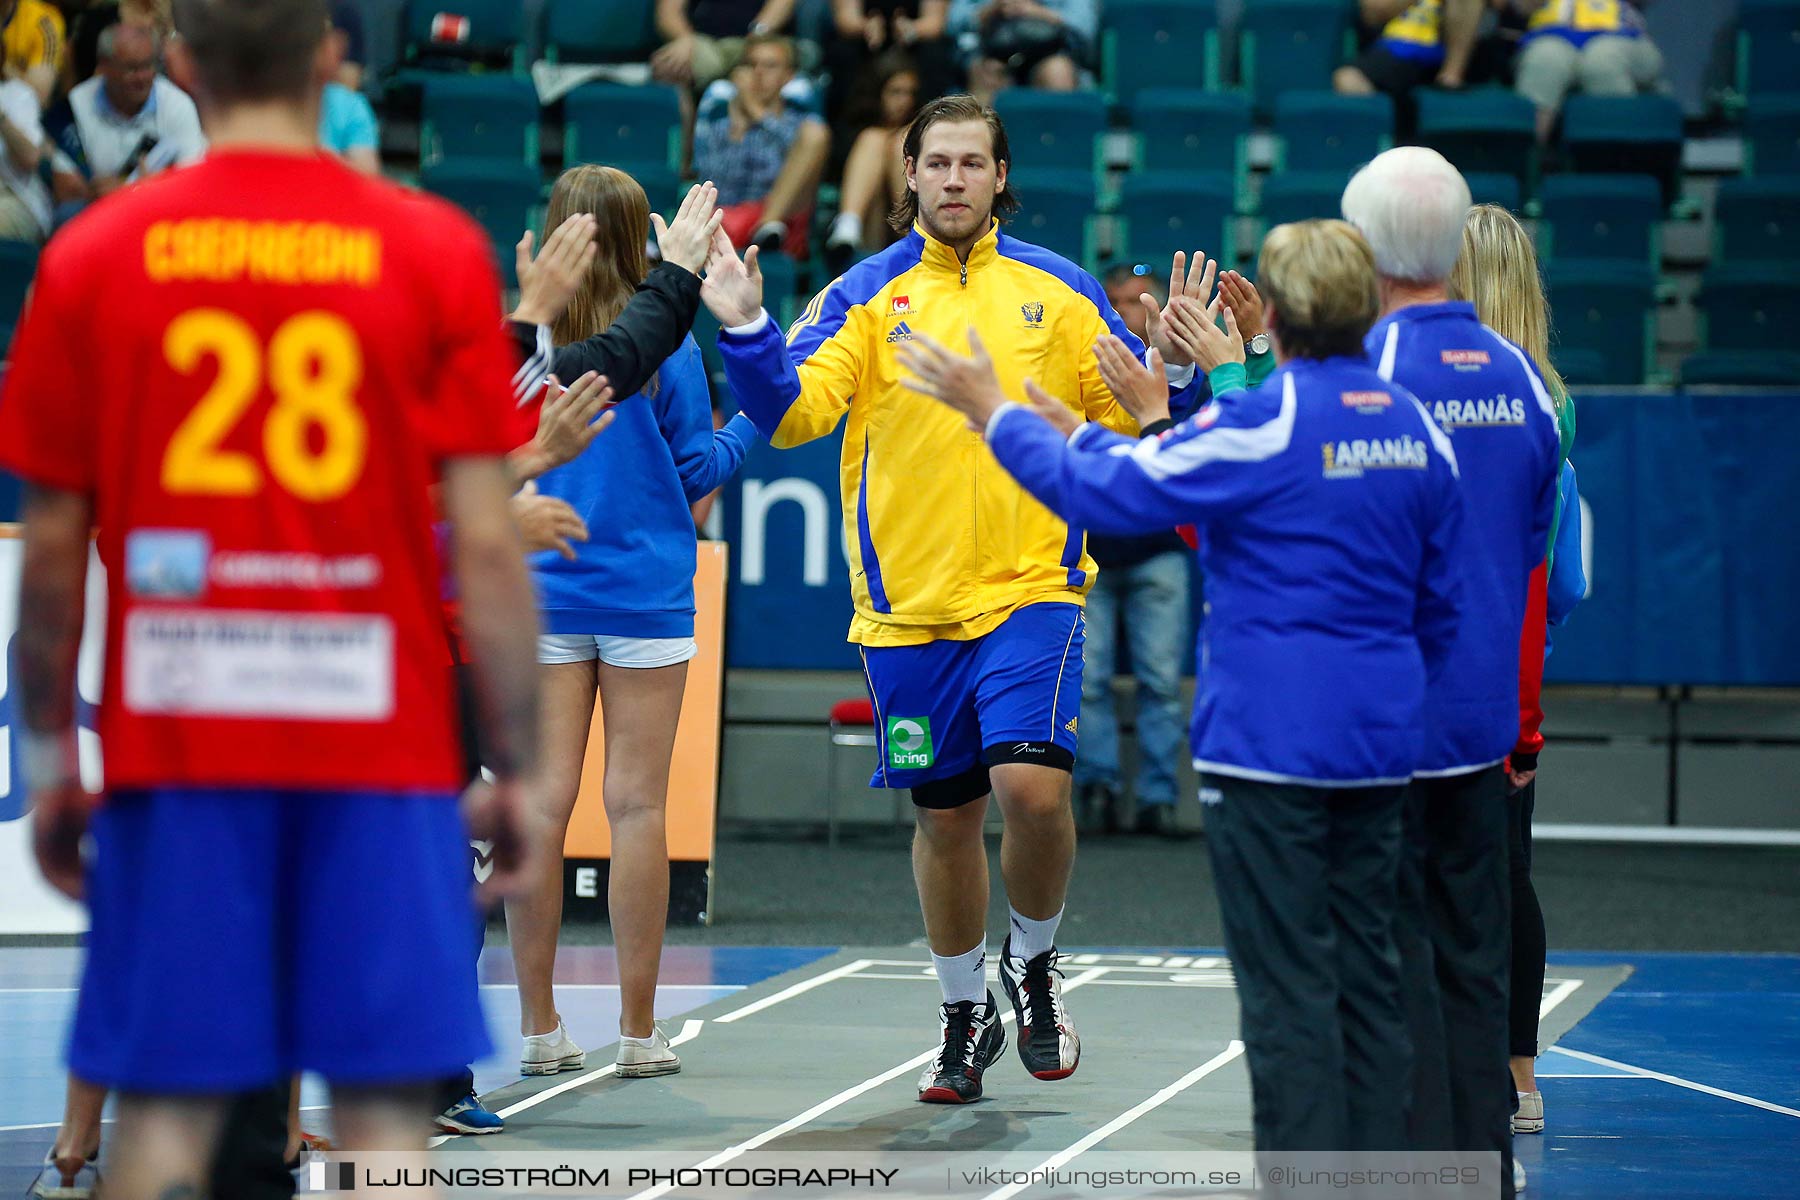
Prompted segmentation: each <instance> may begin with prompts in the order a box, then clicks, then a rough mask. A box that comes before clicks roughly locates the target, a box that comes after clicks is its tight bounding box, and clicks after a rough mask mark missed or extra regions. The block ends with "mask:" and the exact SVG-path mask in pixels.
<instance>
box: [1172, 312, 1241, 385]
mask: <svg viewBox="0 0 1800 1200" xmlns="http://www.w3.org/2000/svg"><path fill="white" fill-rule="evenodd" d="M1221 313H1223V315H1224V318H1225V328H1224V329H1220V328H1219V325H1218V321H1219V317H1220V315H1221ZM1168 328H1169V333H1170V336H1171V337H1173V338H1174V340H1175V341H1177V342H1179V343H1180V344H1181V346H1182V349H1183V350H1184V351H1185V352H1186V353H1187V354H1188V355H1189V356H1191V357H1192V359H1193V361H1194V363H1195V365H1197V366H1198V367H1199V368H1200V369H1201V370H1202V371H1205V372H1207V373H1208V374H1210V373H1211V372H1212V371H1213V369H1214V368H1216V367H1218V366H1219V364H1221V363H1228V362H1235V363H1241V362H1243V361H1244V334H1243V331H1242V330H1240V329H1239V328H1238V324H1237V313H1236V312H1235V311H1234V310H1232V309H1230V308H1226V307H1225V305H1224V293H1223V292H1221V293H1220V294H1219V296H1218V297H1216V298H1215V299H1214V300H1213V302H1212V303H1211V304H1209V305H1207V306H1206V307H1204V308H1202V307H1201V306H1200V305H1199V304H1196V303H1195V302H1194V301H1192V300H1186V299H1184V300H1183V301H1182V302H1181V303H1180V304H1178V305H1174V306H1173V308H1172V311H1171V312H1170V314H1169V323H1168Z"/></svg>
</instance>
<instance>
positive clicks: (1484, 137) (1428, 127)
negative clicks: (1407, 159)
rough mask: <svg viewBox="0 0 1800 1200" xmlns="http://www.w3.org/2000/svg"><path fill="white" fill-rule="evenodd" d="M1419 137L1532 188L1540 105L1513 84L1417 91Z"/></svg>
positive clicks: (1463, 164) (1471, 165) (1464, 163)
mask: <svg viewBox="0 0 1800 1200" xmlns="http://www.w3.org/2000/svg"><path fill="white" fill-rule="evenodd" d="M1417 100H1418V105H1419V120H1418V139H1419V142H1420V144H1421V145H1425V146H1430V147H1431V148H1432V149H1434V150H1436V151H1437V152H1438V153H1440V154H1442V155H1443V156H1444V157H1445V158H1447V159H1449V160H1450V161H1451V162H1453V163H1455V164H1456V166H1457V168H1458V169H1459V170H1461V171H1462V172H1463V174H1465V175H1467V174H1469V173H1470V172H1478V171H1479V172H1497V173H1501V174H1506V175H1511V176H1512V177H1513V178H1514V179H1516V180H1518V181H1519V186H1520V188H1521V190H1522V191H1523V192H1524V193H1525V194H1529V193H1530V190H1531V184H1532V180H1533V176H1534V175H1535V173H1536V170H1537V110H1536V109H1535V108H1533V107H1532V104H1531V101H1529V100H1527V99H1525V97H1523V96H1521V95H1519V94H1518V93H1517V92H1514V91H1511V90H1510V89H1507V88H1496V87H1483V88H1470V89H1469V90H1468V91H1466V92H1442V91H1437V90H1435V89H1426V90H1423V91H1420V92H1419V93H1418V94H1417Z"/></svg>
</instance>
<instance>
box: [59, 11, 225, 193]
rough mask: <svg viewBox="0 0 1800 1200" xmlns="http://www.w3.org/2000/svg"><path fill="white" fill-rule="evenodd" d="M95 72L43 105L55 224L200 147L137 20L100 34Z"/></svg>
mask: <svg viewBox="0 0 1800 1200" xmlns="http://www.w3.org/2000/svg"><path fill="white" fill-rule="evenodd" d="M99 51H100V71H99V74H98V75H97V76H96V77H95V78H93V79H89V80H87V81H86V82H84V83H80V84H77V85H76V87H75V89H74V90H73V91H71V92H70V93H69V95H68V97H67V98H66V99H64V100H63V101H62V102H61V103H59V104H58V105H57V106H56V107H55V108H53V109H51V110H50V114H49V116H48V117H47V118H46V119H45V121H44V125H45V129H46V132H48V133H49V135H50V140H51V142H52V144H53V147H54V148H53V150H52V154H51V179H50V185H51V190H52V192H53V193H54V195H55V198H56V223H57V224H59V225H60V224H61V223H62V222H64V221H66V220H68V219H69V218H70V217H72V216H74V215H75V214H76V213H77V212H79V211H81V209H82V208H84V207H86V206H87V205H88V204H89V203H91V202H92V201H94V200H98V199H100V198H101V197H103V196H108V195H111V194H112V193H113V192H115V191H117V190H118V189H119V188H121V187H123V186H124V185H125V184H128V183H136V182H137V181H139V180H141V179H147V178H149V177H150V176H151V175H154V174H156V173H157V172H159V171H161V170H163V169H165V168H167V167H171V166H175V165H177V164H184V163H189V162H192V161H193V160H195V159H197V158H199V157H200V156H201V155H202V154H203V153H205V152H206V137H205V135H204V134H202V133H201V131H200V114H199V112H198V111H197V110H196V109H195V108H194V102H193V101H192V100H190V99H189V98H188V94H187V93H186V92H184V91H182V90H181V89H180V88H178V87H176V86H175V85H174V84H173V83H171V82H170V81H169V80H168V79H167V78H165V77H164V76H163V75H162V74H161V73H160V72H158V71H157V69H156V64H157V62H158V60H159V57H160V55H161V52H162V39H161V37H159V36H158V35H157V33H156V31H155V30H152V29H146V28H144V27H143V26H141V25H115V26H113V27H112V28H110V29H108V30H106V31H105V32H103V33H102V34H101V35H100V42H99Z"/></svg>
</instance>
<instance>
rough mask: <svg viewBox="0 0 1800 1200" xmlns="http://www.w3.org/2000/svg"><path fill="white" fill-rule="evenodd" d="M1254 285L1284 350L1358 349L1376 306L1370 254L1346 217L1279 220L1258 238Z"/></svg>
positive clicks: (1290, 353)
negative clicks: (1259, 250)
mask: <svg viewBox="0 0 1800 1200" xmlns="http://www.w3.org/2000/svg"><path fill="white" fill-rule="evenodd" d="M1256 285H1257V287H1259V288H1261V289H1262V294H1263V296H1264V298H1265V299H1266V300H1267V301H1268V305H1269V311H1270V317H1269V322H1270V326H1271V328H1272V329H1273V331H1274V334H1275V338H1276V340H1277V341H1278V342H1279V343H1280V344H1281V353H1282V357H1283V358H1284V359H1287V358H1333V357H1337V356H1339V355H1353V356H1355V355H1361V354H1362V343H1363V338H1364V337H1365V336H1366V335H1367V334H1368V332H1369V327H1370V326H1371V325H1373V324H1374V323H1375V318H1376V317H1377V316H1378V315H1380V313H1381V293H1380V288H1379V286H1378V284H1377V282H1376V278H1375V254H1374V252H1373V251H1371V250H1370V249H1369V243H1368V242H1367V241H1366V240H1365V239H1364V238H1363V235H1362V234H1360V233H1358V232H1357V231H1356V227H1355V226H1353V225H1351V224H1350V223H1349V222H1347V221H1296V222H1294V223H1293V224H1291V225H1277V226H1276V227H1275V228H1273V229H1271V230H1269V236H1268V237H1266V238H1264V239H1263V244H1262V253H1261V254H1260V255H1259V256H1258V257H1257V260H1256Z"/></svg>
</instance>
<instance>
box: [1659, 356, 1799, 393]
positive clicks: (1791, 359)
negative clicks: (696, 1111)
mask: <svg viewBox="0 0 1800 1200" xmlns="http://www.w3.org/2000/svg"><path fill="white" fill-rule="evenodd" d="M1681 383H1682V386H1683V387H1793V386H1794V385H1796V384H1800V354H1794V353H1791V352H1789V351H1786V350H1733V351H1725V352H1720V351H1711V352H1707V353H1702V354H1690V355H1688V357H1687V358H1686V360H1684V361H1683V362H1682V364H1681Z"/></svg>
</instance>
